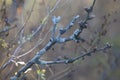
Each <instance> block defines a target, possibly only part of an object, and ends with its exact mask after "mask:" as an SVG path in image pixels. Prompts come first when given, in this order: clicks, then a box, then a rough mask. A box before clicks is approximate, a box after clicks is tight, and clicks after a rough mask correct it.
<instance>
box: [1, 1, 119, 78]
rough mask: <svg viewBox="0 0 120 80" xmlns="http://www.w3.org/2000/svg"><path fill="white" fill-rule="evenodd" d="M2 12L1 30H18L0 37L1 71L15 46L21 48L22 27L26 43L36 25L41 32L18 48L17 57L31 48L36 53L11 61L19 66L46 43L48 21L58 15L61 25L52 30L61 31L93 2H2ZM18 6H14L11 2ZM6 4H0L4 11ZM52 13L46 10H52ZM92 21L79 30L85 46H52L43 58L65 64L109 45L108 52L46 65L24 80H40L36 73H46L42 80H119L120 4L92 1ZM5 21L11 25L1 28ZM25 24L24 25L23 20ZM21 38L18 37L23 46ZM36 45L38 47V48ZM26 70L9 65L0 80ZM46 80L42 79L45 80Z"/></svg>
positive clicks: (72, 43)
mask: <svg viewBox="0 0 120 80" xmlns="http://www.w3.org/2000/svg"><path fill="white" fill-rule="evenodd" d="M5 1H6V4H5V9H6V10H5V11H6V13H4V12H3V11H1V12H0V17H1V20H0V30H3V29H4V28H5V27H11V26H14V25H17V27H15V28H13V29H10V30H9V31H7V32H2V33H0V66H1V67H2V66H3V65H4V64H5V63H7V62H8V61H9V59H10V58H11V56H12V55H13V53H15V50H16V48H17V47H18V46H20V41H21V40H20V35H19V33H18V32H19V30H20V29H21V27H22V26H23V25H24V24H25V25H24V29H23V35H22V36H23V37H24V38H29V37H30V35H31V34H32V32H34V31H35V30H36V29H37V28H38V27H39V25H40V24H42V23H44V26H43V28H42V29H41V30H40V31H38V32H37V34H36V35H35V36H34V37H33V38H32V39H31V40H30V41H27V43H25V44H24V45H22V46H21V47H20V50H18V52H17V54H16V55H15V56H20V55H22V54H25V53H26V52H28V51H29V50H31V49H32V48H33V47H35V46H37V47H35V49H34V50H32V51H31V52H29V53H28V54H27V55H25V56H22V57H20V58H19V59H15V61H16V62H17V61H18V62H19V61H21V62H25V63H26V62H27V61H29V60H30V59H31V58H32V57H33V56H34V55H35V54H36V53H37V52H38V51H39V50H40V49H42V48H43V47H44V46H45V45H46V44H47V42H48V41H49V38H50V34H51V32H50V31H51V28H52V26H53V23H52V20H51V19H52V16H61V18H62V19H61V21H60V23H58V25H57V27H58V28H57V29H56V31H58V30H59V28H60V27H65V26H66V25H67V24H69V22H70V20H71V19H72V18H73V16H75V15H78V14H79V15H80V17H81V19H84V18H85V16H86V12H85V11H84V8H85V7H89V6H90V5H91V4H92V2H93V0H5ZM13 1H16V4H15V2H13ZM3 2H4V0H0V7H1V9H2V5H3ZM56 2H59V3H58V4H57V7H56V8H55V10H54V11H53V12H52V13H50V15H49V16H48V14H49V11H50V10H51V9H52V8H53V7H54V6H55V4H56ZM92 14H94V15H95V18H94V19H93V20H91V21H89V22H88V28H87V29H85V30H84V31H83V33H82V34H81V37H82V38H84V39H85V40H86V41H87V42H88V43H90V44H88V43H86V42H85V43H82V42H80V43H75V42H74V41H72V42H67V43H64V44H56V45H54V46H53V47H52V48H51V49H50V50H49V51H48V52H47V53H46V54H45V55H44V56H43V57H42V58H41V59H43V60H56V59H68V58H71V57H75V56H78V55H80V54H81V53H83V52H86V51H89V50H91V49H92V48H93V47H98V48H100V47H102V46H104V45H105V44H106V43H107V42H109V43H110V44H112V48H111V49H109V50H107V51H106V52H98V53H96V54H94V55H92V56H90V57H85V59H84V60H82V59H80V60H78V61H76V62H74V63H72V64H55V65H47V66H41V65H40V66H39V65H34V66H32V68H31V69H32V70H30V71H28V72H27V74H26V76H27V80H42V79H39V77H38V74H37V70H38V69H40V70H42V69H45V70H46V72H45V78H46V80H120V58H119V57H120V27H119V25H120V0H96V4H95V6H94V10H93V13H92ZM2 16H6V17H7V19H8V20H9V24H7V25H6V24H5V22H4V18H2ZM26 20H27V21H26ZM77 27H78V25H77V24H75V26H74V27H73V28H72V29H71V30H70V31H68V32H67V33H66V34H65V35H63V36H64V37H67V36H69V35H71V34H72V32H73V31H74V30H75V29H76V28H77ZM23 40H24V39H23V38H22V41H23ZM38 44H39V45H38ZM22 66H24V65H22V64H18V66H17V65H16V63H15V62H12V63H10V64H8V65H7V67H6V68H4V69H2V70H0V80H9V79H10V77H11V76H13V75H15V73H16V72H17V71H18V70H19V69H20V68H21V67H22ZM43 80H44V79H43Z"/></svg>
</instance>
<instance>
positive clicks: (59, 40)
mask: <svg viewBox="0 0 120 80" xmlns="http://www.w3.org/2000/svg"><path fill="white" fill-rule="evenodd" d="M95 1H96V0H94V2H93V4H92V6H90V8H85V11H86V12H87V17H86V18H85V20H81V21H79V28H78V29H76V30H75V31H74V32H73V34H72V35H71V36H69V37H68V38H62V37H61V36H62V35H63V34H64V33H66V32H67V31H68V30H69V29H70V28H71V27H73V26H74V23H75V22H76V21H77V19H79V18H80V16H79V15H77V16H75V17H73V19H72V20H71V21H70V23H69V24H68V26H66V27H65V28H61V29H60V30H59V34H58V35H57V36H55V31H56V29H55V28H56V25H57V23H58V22H59V21H60V17H53V18H52V21H53V24H54V26H53V30H52V35H51V38H50V41H49V42H48V43H47V45H46V46H45V47H44V48H42V49H41V50H40V51H39V52H38V53H37V54H36V55H35V56H34V57H33V58H32V59H31V60H30V61H29V62H28V63H27V64H26V65H25V66H24V67H22V68H21V69H20V70H19V71H18V73H17V74H16V75H15V76H14V77H11V80H18V78H19V77H20V76H21V74H22V73H24V72H25V71H26V70H27V69H28V68H30V67H31V66H32V65H33V64H40V65H46V64H60V63H66V64H67V63H72V62H74V61H76V60H78V59H80V58H82V57H84V56H87V55H90V54H92V53H95V52H98V51H104V50H106V49H108V48H110V47H111V46H110V45H107V46H105V47H104V48H100V49H93V50H92V51H89V52H87V53H85V54H83V55H80V56H78V57H75V58H71V59H68V60H60V61H43V60H40V58H41V56H42V55H44V54H45V53H46V51H48V50H49V49H50V48H51V47H52V46H53V45H54V44H56V43H65V42H68V41H72V40H73V41H75V42H77V41H83V39H82V38H80V37H79V36H80V34H81V33H82V31H83V30H84V29H85V28H87V21H88V20H91V19H93V18H94V17H93V16H91V15H90V13H91V12H92V11H93V7H94V4H95Z"/></svg>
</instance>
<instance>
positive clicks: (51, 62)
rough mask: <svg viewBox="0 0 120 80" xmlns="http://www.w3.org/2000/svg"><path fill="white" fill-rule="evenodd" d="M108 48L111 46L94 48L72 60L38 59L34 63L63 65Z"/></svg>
mask: <svg viewBox="0 0 120 80" xmlns="http://www.w3.org/2000/svg"><path fill="white" fill-rule="evenodd" d="M109 48H111V45H110V44H106V46H104V47H103V48H99V49H97V48H95V49H93V50H91V51H89V52H86V53H83V54H82V55H80V56H77V57H74V58H70V59H67V60H57V61H43V60H40V59H39V60H38V61H36V64H39V65H50V64H61V63H65V64H68V63H73V62H75V61H76V60H78V59H80V58H84V57H85V56H91V54H93V53H96V52H100V51H106V50H107V49H109Z"/></svg>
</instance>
